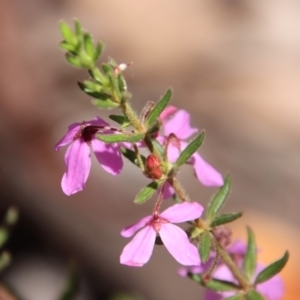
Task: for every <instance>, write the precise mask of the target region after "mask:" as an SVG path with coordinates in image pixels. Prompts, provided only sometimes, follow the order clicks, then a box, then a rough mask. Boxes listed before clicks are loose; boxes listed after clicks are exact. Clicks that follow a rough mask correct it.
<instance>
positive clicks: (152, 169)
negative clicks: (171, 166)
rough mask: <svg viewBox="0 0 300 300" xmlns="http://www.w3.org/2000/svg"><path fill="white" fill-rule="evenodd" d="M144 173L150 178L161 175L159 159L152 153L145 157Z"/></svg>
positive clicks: (156, 177) (157, 177)
mask: <svg viewBox="0 0 300 300" xmlns="http://www.w3.org/2000/svg"><path fill="white" fill-rule="evenodd" d="M144 174H145V175H146V176H147V177H148V178H152V179H160V178H161V176H162V175H163V172H162V169H161V165H160V159H159V158H158V157H157V156H155V155H153V154H150V155H149V156H148V157H147V159H146V170H145V172H144Z"/></svg>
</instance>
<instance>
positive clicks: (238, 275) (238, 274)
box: [216, 241, 251, 291]
mask: <svg viewBox="0 0 300 300" xmlns="http://www.w3.org/2000/svg"><path fill="white" fill-rule="evenodd" d="M216 246H217V249H216V250H217V252H218V254H219V256H220V257H221V258H222V260H223V262H224V264H225V265H226V266H227V267H228V268H229V270H230V271H231V273H232V275H233V276H234V277H235V279H236V280H237V281H238V282H239V284H240V286H241V287H242V289H243V290H245V291H247V290H249V288H250V287H251V283H250V282H249V281H248V279H247V278H246V276H245V275H244V273H243V272H242V271H241V270H240V269H239V267H238V266H237V265H236V264H235V262H234V261H233V260H232V258H231V256H230V255H229V254H228V253H227V252H226V250H225V249H224V248H223V247H222V246H221V245H220V244H219V243H218V242H217V241H216Z"/></svg>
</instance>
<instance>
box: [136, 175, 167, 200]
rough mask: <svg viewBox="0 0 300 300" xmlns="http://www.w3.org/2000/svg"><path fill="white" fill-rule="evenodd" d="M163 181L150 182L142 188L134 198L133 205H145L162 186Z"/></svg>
mask: <svg viewBox="0 0 300 300" xmlns="http://www.w3.org/2000/svg"><path fill="white" fill-rule="evenodd" d="M163 182H164V181H163V180H157V181H152V182H151V183H149V184H148V185H147V186H146V187H144V188H143V189H142V190H141V191H140V192H139V193H138V194H137V196H136V197H135V199H134V203H137V204H142V203H145V202H146V201H147V200H148V199H149V198H150V197H151V196H152V195H153V194H154V193H155V192H156V191H157V190H158V188H159V187H160V186H161V185H162V183H163Z"/></svg>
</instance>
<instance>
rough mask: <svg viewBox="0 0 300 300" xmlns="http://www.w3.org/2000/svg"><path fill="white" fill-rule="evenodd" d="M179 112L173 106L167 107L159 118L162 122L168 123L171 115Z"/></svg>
mask: <svg viewBox="0 0 300 300" xmlns="http://www.w3.org/2000/svg"><path fill="white" fill-rule="evenodd" d="M177 110H178V108H177V107H175V106H173V105H169V106H167V107H166V108H165V109H164V110H163V112H162V113H161V114H160V116H159V118H160V119H161V121H162V122H166V121H167V118H168V117H169V116H171V115H173V114H174V113H175V112H176V111H177Z"/></svg>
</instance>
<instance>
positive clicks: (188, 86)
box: [0, 0, 300, 300]
mask: <svg viewBox="0 0 300 300" xmlns="http://www.w3.org/2000/svg"><path fill="white" fill-rule="evenodd" d="M299 16H300V2H299V1H296V0H287V1H279V0H273V1H258V0H251V1H250V0H210V1H193V0H190V1H171V0H161V1H150V0H144V1H138V0H132V1H118V0H110V1H103V0H85V1H83V0H72V1H71V0H61V1H59V0H52V1H51V0H26V1H22V0H6V1H5V0H4V1H1V10H0V38H1V43H0V54H1V55H0V62H1V64H0V65H1V69H0V105H1V108H0V117H1V126H0V137H1V144H0V196H1V208H2V210H3V211H4V209H5V208H6V207H7V206H8V205H9V204H12V203H13V204H16V205H17V206H19V208H20V210H21V223H20V225H19V229H17V231H18V233H16V235H17V239H18V241H17V242H16V244H17V246H15V248H13V249H15V252H14V251H13V255H14V257H15V261H14V263H13V265H12V267H11V269H10V270H9V271H8V272H7V274H6V276H7V278H8V279H9V280H10V281H11V282H13V283H14V284H15V286H16V287H17V289H18V290H19V291H21V292H22V293H23V294H24V296H25V298H26V299H31V300H35V299H39V300H40V299H42V300H48V299H49V300H50V299H56V298H57V295H58V293H59V290H60V288H61V286H62V284H63V277H64V276H65V271H66V270H65V266H66V265H67V262H68V258H69V257H72V258H75V259H76V260H77V261H78V262H79V264H80V265H81V268H82V270H83V274H86V276H85V277H86V282H87V283H86V285H87V287H86V288H85V290H86V291H83V293H82V295H81V296H80V297H81V298H80V299H108V298H107V297H109V296H110V295H111V294H113V293H114V292H116V291H129V292H132V293H133V294H137V295H143V296H144V298H145V299H155V300H157V299H163V300H164V299H166V300H168V299H173V300H177V299H178V300H179V299H190V298H192V299H201V290H200V289H199V287H198V286H196V284H194V283H193V282H190V281H189V280H183V279H181V278H179V277H178V276H177V275H176V270H177V268H178V265H177V263H176V262H175V261H174V260H173V258H172V257H171V256H170V255H169V254H168V253H167V252H166V251H165V250H164V249H163V248H162V247H159V246H156V248H155V251H154V255H153V256H152V258H151V260H150V262H149V263H148V264H147V265H146V266H145V267H143V268H141V269H139V268H137V269H136V268H129V267H125V266H121V265H120V264H119V255H120V253H121V251H122V248H123V246H124V245H125V244H126V243H127V242H128V240H125V239H124V238H122V237H121V236H120V235H119V232H120V230H121V229H122V227H124V226H126V225H128V224H130V223H132V222H134V221H136V220H138V219H139V218H141V217H143V216H144V215H145V214H148V213H149V211H151V207H152V205H153V203H147V204H146V205H144V206H142V207H140V206H136V205H133V202H132V200H133V198H134V196H135V194H136V193H137V191H138V190H139V189H140V188H141V187H142V186H143V185H144V184H146V183H147V182H148V181H147V180H146V179H144V178H142V177H141V176H140V173H139V172H138V170H137V169H136V168H134V167H133V166H131V165H128V164H126V165H125V168H124V171H123V172H122V174H121V175H119V176H118V177H117V178H115V177H112V176H111V175H109V174H107V173H106V172H105V171H103V170H102V169H101V167H99V166H98V165H97V164H93V165H92V172H91V174H90V177H89V180H88V183H87V186H86V188H85V190H84V191H83V192H81V193H79V194H76V195H74V196H71V197H67V196H65V195H64V194H63V193H62V191H61V188H60V180H61V177H62V174H63V172H64V170H65V166H64V162H63V153H64V149H63V151H61V152H60V153H56V152H55V151H54V144H55V143H56V142H57V141H58V140H59V139H60V138H61V137H62V135H63V134H65V132H66V128H67V126H68V125H69V124H70V123H73V122H76V121H82V120H90V119H92V118H93V117H94V116H96V115H99V116H101V117H103V118H106V116H107V112H102V111H98V110H97V109H95V108H93V107H92V106H91V105H90V104H89V103H90V99H89V98H88V97H87V96H85V95H84V94H83V93H82V92H81V91H80V90H79V89H78V88H77V86H76V82H77V81H78V80H81V79H84V78H86V74H85V72H82V71H80V70H77V69H75V68H72V67H70V66H69V65H68V64H67V63H66V62H65V60H64V57H63V52H62V51H60V50H59V49H58V43H59V42H60V40H61V38H60V34H59V30H58V22H59V20H61V19H64V20H66V21H67V22H69V23H71V22H72V18H73V17H77V18H79V19H80V20H81V22H82V24H83V26H84V27H85V28H86V29H88V30H89V31H90V32H92V33H93V36H94V38H95V39H100V38H101V39H103V40H104V41H105V43H106V45H107V46H106V50H105V53H104V55H103V59H104V60H106V59H107V57H108V56H111V57H113V58H115V59H116V60H117V62H130V61H133V62H134V64H133V65H132V66H131V67H130V68H129V69H128V70H126V73H125V75H126V76H127V80H128V85H129V91H130V92H132V94H133V99H132V102H133V104H134V106H135V108H136V109H137V110H138V111H139V110H140V109H141V108H142V106H143V105H144V104H145V102H146V101H148V100H152V101H156V100H158V99H159V97H160V96H161V95H162V94H163V93H164V92H165V91H166V89H167V88H168V87H169V86H172V87H173V89H174V99H173V104H174V105H176V106H178V107H180V108H185V109H188V110H189V111H190V112H191V114H192V124H193V125H194V126H197V127H199V128H205V129H206V131H207V139H206V142H205V144H204V146H203V147H202V148H201V153H202V154H203V157H204V158H205V159H207V160H208V161H209V162H211V163H212V164H213V165H214V166H215V167H216V168H217V169H218V170H220V171H221V172H222V173H223V174H226V172H228V171H230V172H231V173H232V176H233V189H232V193H231V197H230V201H229V203H228V205H227V206H226V208H225V210H226V211H227V212H230V211H240V210H241V211H244V212H245V217H244V218H243V219H242V220H240V221H238V222H236V223H235V224H234V225H233V226H232V228H233V229H234V231H235V236H236V237H239V236H241V237H242V238H245V228H244V225H245V224H250V225H251V226H252V227H253V228H254V230H255V231H256V234H257V241H258V244H259V248H260V249H262V251H261V255H260V258H261V259H262V260H263V261H264V262H265V263H270V262H271V261H273V260H275V259H277V258H278V257H279V256H281V255H282V254H283V252H284V250H285V249H289V250H290V252H291V260H290V262H289V265H288V267H287V268H286V269H285V270H284V271H283V272H282V275H283V277H284V280H285V282H286V289H287V292H286V296H285V298H284V299H297V297H298V295H299V292H300V287H299V284H298V276H297V275H298V274H299V271H300V264H299V257H298V251H297V250H298V249H299V244H300V241H299V234H298V230H299V226H300V219H299V208H300V204H299V191H300V187H299V169H300V160H299V157H300V153H299V150H300V139H299V125H300V117H299V111H300V102H299V96H300V86H299V82H300V29H299V28H300V17H299ZM180 176H181V178H182V181H183V182H184V183H185V187H186V189H187V190H188V191H189V193H190V195H191V198H192V199H195V200H198V201H200V202H201V203H203V204H206V203H207V201H208V200H209V198H210V196H211V195H212V194H213V193H214V191H215V190H214V189H211V188H203V187H202V186H201V185H200V184H199V183H198V182H197V181H196V179H193V178H192V177H193V176H192V171H191V170H190V169H189V168H186V169H184V170H183V171H182V172H181V174H180ZM128 180H129V181H128ZM18 243H19V244H18ZM18 245H19V246H18ZM95 295H96V296H95Z"/></svg>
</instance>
